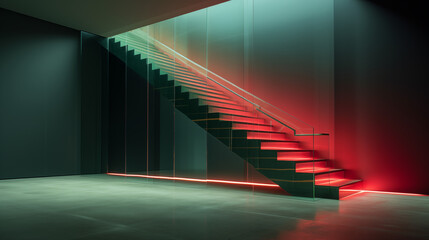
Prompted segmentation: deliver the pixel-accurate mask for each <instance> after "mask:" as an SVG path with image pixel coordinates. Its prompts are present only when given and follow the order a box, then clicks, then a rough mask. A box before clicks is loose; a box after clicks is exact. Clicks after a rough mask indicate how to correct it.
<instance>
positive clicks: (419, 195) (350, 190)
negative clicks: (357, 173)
mask: <svg viewBox="0 0 429 240" xmlns="http://www.w3.org/2000/svg"><path fill="white" fill-rule="evenodd" d="M340 191H341V192H358V193H379V194H390V195H401V196H417V197H427V196H428V195H424V194H418V193H401V192H385V191H373V190H358V189H340Z"/></svg>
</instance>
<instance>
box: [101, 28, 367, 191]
mask: <svg viewBox="0 0 429 240" xmlns="http://www.w3.org/2000/svg"><path fill="white" fill-rule="evenodd" d="M129 49H132V50H129ZM109 51H110V52H111V53H113V54H114V55H116V56H119V57H120V56H122V57H120V58H124V57H123V56H126V61H127V64H128V66H129V67H130V68H132V69H133V70H134V71H136V72H137V73H140V74H143V75H146V74H148V72H147V69H148V70H149V74H150V76H151V79H153V80H151V81H152V84H153V86H154V87H155V88H156V89H157V90H158V91H159V92H160V93H161V95H163V96H164V97H166V98H168V99H169V100H170V101H172V102H174V106H175V107H176V109H178V110H180V111H181V112H183V113H184V114H185V115H186V116H188V117H189V118H190V119H191V120H192V121H194V122H195V123H196V124H198V125H199V126H201V127H202V128H204V129H206V131H207V132H208V133H210V134H211V135H213V136H214V137H216V138H217V139H218V140H220V141H221V142H222V143H223V144H225V145H226V146H228V147H229V148H230V150H231V151H233V152H234V153H236V154H237V155H239V156H240V157H241V158H243V159H245V160H246V161H247V162H248V163H250V164H251V165H253V167H254V168H255V169H256V170H257V171H259V172H260V173H261V174H263V175H264V176H266V177H267V178H268V179H270V180H271V181H272V182H274V183H276V184H277V185H279V186H280V187H281V188H282V189H284V190H285V191H286V192H288V193H289V194H291V195H295V196H303V197H321V198H331V199H340V198H342V197H344V196H347V195H348V194H349V193H350V192H351V191H350V190H348V189H358V188H360V187H361V186H360V184H361V180H359V179H348V178H345V173H344V170H343V169H334V168H331V167H329V166H330V162H329V160H328V159H323V158H318V153H317V151H314V150H308V149H304V147H303V144H302V143H301V142H300V141H297V139H296V138H295V137H294V136H293V133H292V134H291V133H288V132H286V131H280V130H279V128H278V127H277V126H275V124H273V122H274V120H273V119H270V118H269V117H267V116H266V115H263V114H261V113H260V112H258V111H257V110H255V108H252V107H249V106H246V105H245V104H242V103H241V102H239V101H237V96H235V95H234V94H233V93H231V91H229V90H227V89H224V88H222V87H221V86H219V84H216V83H215V82H213V81H210V80H209V79H208V78H206V77H204V76H202V75H201V74H199V73H198V72H196V71H195V70H193V69H191V68H189V67H188V66H186V65H185V64H182V63H179V62H177V61H175V60H174V58H172V57H170V56H169V55H167V54H166V53H164V52H163V51H161V50H160V49H158V48H157V47H156V46H155V45H154V44H153V43H150V42H149V41H146V40H145V39H143V38H141V37H140V36H133V35H132V34H128V35H127V37H126V38H124V37H122V36H121V35H118V36H115V37H114V38H112V39H110V40H109ZM124 53H125V54H124ZM121 60H123V61H125V59H121Z"/></svg>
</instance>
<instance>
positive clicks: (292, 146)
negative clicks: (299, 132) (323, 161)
mask: <svg viewBox="0 0 429 240" xmlns="http://www.w3.org/2000/svg"><path fill="white" fill-rule="evenodd" d="M261 149H262V150H296V149H300V146H299V143H297V142H262V143H261Z"/></svg>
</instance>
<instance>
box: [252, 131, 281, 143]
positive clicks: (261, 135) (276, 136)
mask: <svg viewBox="0 0 429 240" xmlns="http://www.w3.org/2000/svg"><path fill="white" fill-rule="evenodd" d="M247 139H257V140H280V141H287V140H288V138H287V136H286V134H285V133H265V132H251V131H248V132H247Z"/></svg>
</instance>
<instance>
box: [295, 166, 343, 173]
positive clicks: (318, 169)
mask: <svg viewBox="0 0 429 240" xmlns="http://www.w3.org/2000/svg"><path fill="white" fill-rule="evenodd" d="M338 171H343V169H339V168H329V167H309V168H307V167H306V168H301V169H296V172H299V173H314V174H322V173H323V174H325V173H331V172H338Z"/></svg>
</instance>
